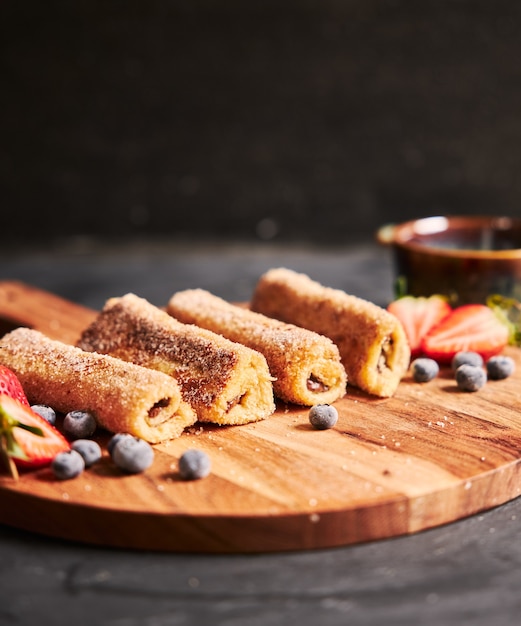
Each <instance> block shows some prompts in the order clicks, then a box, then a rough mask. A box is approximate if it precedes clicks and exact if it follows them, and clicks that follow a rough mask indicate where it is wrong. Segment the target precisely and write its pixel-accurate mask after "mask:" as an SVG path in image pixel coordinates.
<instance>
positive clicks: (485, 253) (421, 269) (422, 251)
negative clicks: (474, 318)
mask: <svg viewBox="0 0 521 626" xmlns="http://www.w3.org/2000/svg"><path fill="white" fill-rule="evenodd" d="M377 240H378V241H379V242H380V243H381V244H384V245H388V246H390V247H391V248H392V251H393V261H394V267H395V279H396V284H395V293H396V295H404V294H410V295H413V296H429V295H432V294H443V295H446V296H447V297H448V298H449V299H450V301H451V304H453V305H459V304H466V303H475V302H480V303H484V302H486V300H487V297H488V296H490V295H494V294H499V295H502V296H507V297H513V298H516V299H518V300H521V219H517V218H511V217H485V216H483V217H479V216H478V217H444V216H435V217H427V218H423V219H418V220H413V221H409V222H404V223H402V224H397V225H395V224H387V225H385V226H382V227H381V228H380V229H379V230H378V232H377Z"/></svg>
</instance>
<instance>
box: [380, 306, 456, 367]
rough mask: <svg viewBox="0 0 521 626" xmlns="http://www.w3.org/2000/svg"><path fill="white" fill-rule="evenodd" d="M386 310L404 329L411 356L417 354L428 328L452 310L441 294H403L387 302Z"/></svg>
mask: <svg viewBox="0 0 521 626" xmlns="http://www.w3.org/2000/svg"><path fill="white" fill-rule="evenodd" d="M387 310H388V311H389V312H390V313H392V314H393V315H395V316H396V317H397V318H398V319H399V320H400V322H401V323H402V326H403V328H404V330H405V334H406V335H407V339H408V341H409V346H410V348H411V357H412V358H414V357H416V356H418V355H419V353H420V347H421V342H422V340H423V338H424V337H425V335H426V334H427V333H428V332H429V330H430V329H431V328H432V327H433V326H435V325H436V324H438V323H439V322H440V321H441V320H442V319H443V318H445V317H447V315H449V314H450V313H451V311H452V309H451V307H450V305H449V303H448V302H447V300H446V299H445V298H444V297H443V296H438V295H433V296H429V297H428V298H427V297H423V296H420V297H415V296H404V297H403V298H399V299H398V300H394V301H393V302H391V303H390V304H389V306H388V307H387Z"/></svg>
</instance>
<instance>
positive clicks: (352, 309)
mask: <svg viewBox="0 0 521 626" xmlns="http://www.w3.org/2000/svg"><path fill="white" fill-rule="evenodd" d="M251 309H252V310H254V311H257V312H259V313H263V314H264V315H268V316H270V317H274V318H277V319H280V320H283V321H285V322H288V323H292V324H296V325H297V326H302V327H303V328H309V329H310V330H313V331H315V332H317V333H320V334H322V335H326V337H329V338H330V339H331V340H332V341H333V342H334V343H335V344H336V345H337V346H338V349H339V351H340V356H341V358H342V363H343V364H344V367H345V369H346V372H347V378H348V382H349V383H350V384H352V385H354V386H355V387H358V388H360V389H362V390H364V391H366V392H367V393H369V394H372V395H375V396H379V397H389V396H392V395H394V393H395V391H396V389H397V387H398V384H399V382H400V380H401V379H402V378H403V376H404V374H405V373H406V371H407V369H408V367H409V361H410V349H409V344H408V342H407V338H406V335H405V331H404V330H403V326H402V325H401V323H400V322H399V321H398V319H397V318H396V317H395V316H394V315H392V314H391V313H389V312H388V311H386V310H385V309H383V308H381V307H379V306H378V305H376V304H373V303H372V302H368V301H366V300H363V299H362V298H358V297H356V296H353V295H350V294H347V293H346V292H344V291H342V290H339V289H333V288H330V287H324V286H323V285H321V284H320V283H318V282H316V281H314V280H312V279H311V278H309V277H308V276H307V275H305V274H299V273H297V272H295V271H293V270H289V269H286V268H274V269H271V270H269V271H268V272H266V273H265V274H264V275H262V276H261V277H260V279H259V280H258V282H257V285H256V287H255V290H254V293H253V297H252V301H251Z"/></svg>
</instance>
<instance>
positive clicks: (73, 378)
mask: <svg viewBox="0 0 521 626" xmlns="http://www.w3.org/2000/svg"><path fill="white" fill-rule="evenodd" d="M0 363H2V364H3V365H5V366H6V367H8V368H9V369H11V370H12V371H13V372H14V373H15V374H16V376H17V377H18V379H19V380H20V383H21V384H22V387H23V389H24V391H25V393H26V395H27V398H28V400H29V402H30V403H31V404H46V405H48V406H51V407H52V408H54V409H55V410H56V411H60V412H63V413H67V412H69V411H73V410H86V411H87V410H88V411H91V412H92V413H93V415H94V416H95V418H96V421H97V423H98V424H99V425H100V426H101V427H103V428H105V429H106V430H108V431H110V432H114V433H117V432H127V433H130V434H132V435H135V436H136V437H140V438H142V439H145V440H146V441H148V442H149V443H159V442H161V441H166V440H168V439H173V438H176V437H178V436H179V435H180V434H181V433H182V432H183V430H184V429H185V428H186V427H188V426H191V425H192V424H194V423H195V421H196V415H195V412H194V410H193V409H192V407H191V406H190V405H189V404H188V403H187V402H185V401H184V400H183V398H182V395H181V389H180V387H179V385H178V384H177V383H176V381H175V380H174V379H173V378H171V377H170V376H167V375H166V374H162V373H161V372H155V371H153V370H150V369H147V368H145V367H139V366H138V365H134V364H133V363H127V362H125V361H121V360H120V359H116V358H113V357H111V356H106V355H103V354H97V353H92V352H85V351H83V350H81V349H80V348H77V347H75V346H72V345H69V344H65V343H62V342H61V341H56V340H54V339H49V338H48V337H47V336H46V335H44V334H42V333H40V332H39V331H36V330H32V329H29V328H17V329H16V330H13V331H11V332H10V333H8V334H7V335H5V336H4V337H2V339H0Z"/></svg>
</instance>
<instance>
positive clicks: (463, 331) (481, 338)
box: [421, 304, 509, 363]
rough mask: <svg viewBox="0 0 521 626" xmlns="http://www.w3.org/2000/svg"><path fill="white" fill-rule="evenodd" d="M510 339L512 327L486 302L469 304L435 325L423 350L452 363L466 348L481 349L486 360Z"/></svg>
mask: <svg viewBox="0 0 521 626" xmlns="http://www.w3.org/2000/svg"><path fill="white" fill-rule="evenodd" d="M508 342H509V329H508V327H507V326H506V325H505V324H504V323H502V322H501V320H500V319H499V318H498V316H497V315H496V314H495V313H494V311H492V309H491V308H490V307H488V306H486V305H484V304H465V305H463V306H460V307H457V308H456V309H454V310H453V311H452V313H451V314H450V315H449V316H448V317H446V318H445V319H443V320H442V321H441V322H440V323H439V324H437V325H436V326H434V327H433V328H432V329H431V330H430V331H429V332H428V333H427V335H426V336H425V337H424V339H423V341H422V343H421V350H422V352H423V353H424V354H425V356H428V357H430V358H432V359H435V360H436V361H438V362H440V363H449V362H450V361H451V360H452V358H453V357H454V355H455V354H456V353H457V352H460V351H462V350H465V351H472V352H478V353H479V354H481V356H482V357H483V359H484V360H487V359H488V358H490V357H491V356H494V355H495V354H498V353H499V352H501V350H503V348H504V347H505V346H506V345H507V344H508Z"/></svg>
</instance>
